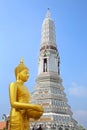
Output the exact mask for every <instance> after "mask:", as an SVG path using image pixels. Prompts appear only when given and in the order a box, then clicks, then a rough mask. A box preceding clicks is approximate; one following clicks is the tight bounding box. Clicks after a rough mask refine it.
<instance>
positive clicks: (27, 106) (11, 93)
mask: <svg viewBox="0 0 87 130" xmlns="http://www.w3.org/2000/svg"><path fill="white" fill-rule="evenodd" d="M9 96H10V104H11V107H14V108H16V109H32V110H36V111H39V112H40V111H41V112H43V108H42V107H41V106H40V105H34V104H29V103H21V102H17V100H16V99H17V86H16V85H15V83H11V84H10V87H9Z"/></svg>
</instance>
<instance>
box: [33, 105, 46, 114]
mask: <svg viewBox="0 0 87 130" xmlns="http://www.w3.org/2000/svg"><path fill="white" fill-rule="evenodd" d="M34 110H36V111H39V112H44V109H43V107H42V106H41V105H34Z"/></svg>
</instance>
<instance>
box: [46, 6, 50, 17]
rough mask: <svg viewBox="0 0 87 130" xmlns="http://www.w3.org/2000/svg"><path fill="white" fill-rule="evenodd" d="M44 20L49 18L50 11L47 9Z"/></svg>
mask: <svg viewBox="0 0 87 130" xmlns="http://www.w3.org/2000/svg"><path fill="white" fill-rule="evenodd" d="M46 18H50V9H49V8H48V10H47V13H46Z"/></svg>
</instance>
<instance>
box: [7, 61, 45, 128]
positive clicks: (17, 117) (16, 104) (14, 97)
mask: <svg viewBox="0 0 87 130" xmlns="http://www.w3.org/2000/svg"><path fill="white" fill-rule="evenodd" d="M15 76H16V82H12V83H11V84H10V86H9V96H10V104H11V111H10V129H11V130H29V119H30V118H32V119H39V118H40V117H41V116H42V114H43V108H42V106H41V105H36V104H30V93H29V91H28V89H27V87H26V86H24V82H26V81H27V80H28V78H29V70H28V68H27V67H26V66H25V65H24V62H23V60H21V61H20V64H19V65H18V66H17V67H16V68H15Z"/></svg>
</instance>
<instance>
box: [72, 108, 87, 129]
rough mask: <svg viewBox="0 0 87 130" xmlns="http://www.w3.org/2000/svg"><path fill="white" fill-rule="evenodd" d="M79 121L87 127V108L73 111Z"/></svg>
mask: <svg viewBox="0 0 87 130" xmlns="http://www.w3.org/2000/svg"><path fill="white" fill-rule="evenodd" d="M73 116H74V118H75V119H76V120H77V121H78V123H79V124H80V125H82V126H84V127H85V128H87V110H78V111H75V112H74V113H73Z"/></svg>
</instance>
